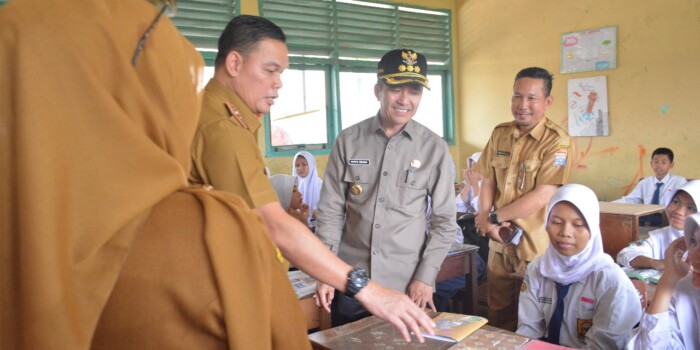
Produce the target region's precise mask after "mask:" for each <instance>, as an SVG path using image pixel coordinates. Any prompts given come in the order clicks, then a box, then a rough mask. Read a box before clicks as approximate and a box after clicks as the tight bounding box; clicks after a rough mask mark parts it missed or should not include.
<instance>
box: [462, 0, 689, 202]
mask: <svg viewBox="0 0 700 350" xmlns="http://www.w3.org/2000/svg"><path fill="white" fill-rule="evenodd" d="M456 7H457V10H456V11H457V13H456V15H455V16H456V20H457V26H458V28H457V30H458V32H459V36H458V38H459V39H458V41H456V42H455V46H456V47H457V51H458V54H457V57H458V59H459V61H458V62H457V63H456V65H458V66H459V68H460V75H459V77H458V78H457V79H456V82H457V84H458V85H459V91H460V93H459V95H457V99H459V100H460V102H461V109H460V110H461V113H460V114H459V116H458V118H459V119H460V123H458V128H457V135H456V136H457V139H458V145H459V149H460V153H461V154H465V155H468V154H471V153H472V152H474V151H477V150H480V149H482V148H483V147H484V145H485V144H486V142H487V141H488V138H489V136H490V134H491V131H492V129H493V127H494V126H495V125H496V124H498V123H501V122H505V121H509V120H511V119H512V115H511V112H510V95H511V88H512V84H513V77H514V76H515V74H516V73H517V72H518V71H519V70H520V69H521V68H524V67H528V66H541V67H544V68H547V69H548V70H550V72H552V73H554V89H553V91H552V95H553V96H554V105H553V106H552V108H551V109H550V110H549V112H548V113H547V116H548V117H549V118H550V119H552V120H554V121H556V122H558V123H561V122H562V121H564V120H565V119H566V116H567V101H566V93H567V88H566V85H567V80H568V79H572V78H581V77H592V76H598V75H605V76H607V81H608V85H607V88H608V110H609V125H610V136H608V137H577V138H575V143H576V145H577V147H578V150H577V154H576V156H575V158H574V159H573V161H574V166H575V168H574V169H575V170H574V171H573V172H572V175H571V179H570V180H571V182H577V183H583V184H585V185H587V186H589V187H591V188H593V190H595V191H596V193H597V194H598V196H599V199H601V200H614V199H616V198H618V197H620V196H621V195H622V194H623V192H625V191H626V190H628V189H630V188H631V186H633V185H634V184H636V183H637V181H638V179H639V178H640V176H651V175H652V174H653V173H652V171H651V168H650V166H649V160H650V158H651V152H653V150H654V149H655V148H657V147H662V146H665V147H669V148H671V149H673V151H674V153H675V155H676V165H675V168H674V169H672V172H674V173H677V174H680V175H683V176H685V177H688V178H693V179H700V170H699V167H698V164H700V152H698V150H699V149H700V148H699V147H698V146H699V144H700V141H698V140H699V138H698V136H697V133H698V131H700V128H699V126H700V122H698V120H697V119H698V112H697V110H698V108H697V104H696V101H697V100H696V99H697V98H698V97H696V94H697V93H698V92H699V91H700V64H699V62H700V1H697V0H677V1H653V0H642V1H640V0H637V1H632V0H616V1H609V0H585V1H560V0H537V1H513V0H457V4H456ZM613 25H614V26H617V41H618V43H617V51H618V54H617V68H616V69H613V70H605V71H597V72H584V73H575V74H559V69H560V59H561V58H560V44H559V42H560V38H561V34H563V33H567V32H572V31H580V30H586V29H592V28H599V27H606V26H613Z"/></svg>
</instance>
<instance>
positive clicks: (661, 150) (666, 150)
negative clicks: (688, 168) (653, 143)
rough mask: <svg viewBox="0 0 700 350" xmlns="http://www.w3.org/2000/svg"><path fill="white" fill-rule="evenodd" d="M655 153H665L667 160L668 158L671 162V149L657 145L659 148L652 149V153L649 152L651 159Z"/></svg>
mask: <svg viewBox="0 0 700 350" xmlns="http://www.w3.org/2000/svg"><path fill="white" fill-rule="evenodd" d="M657 154H665V155H667V156H668V160H670V161H671V163H673V151H671V149H670V148H666V147H659V148H657V149H655V150H654V153H652V154H651V159H654V156H655V155H657Z"/></svg>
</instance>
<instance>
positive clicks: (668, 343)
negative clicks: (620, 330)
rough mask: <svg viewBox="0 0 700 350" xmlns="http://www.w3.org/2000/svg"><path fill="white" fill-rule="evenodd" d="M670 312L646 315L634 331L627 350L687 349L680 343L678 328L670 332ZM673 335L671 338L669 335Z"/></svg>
mask: <svg viewBox="0 0 700 350" xmlns="http://www.w3.org/2000/svg"><path fill="white" fill-rule="evenodd" d="M669 326H670V319H669V312H661V313H658V314H647V313H644V316H643V317H642V322H640V323H639V327H637V328H635V329H634V330H633V331H632V336H631V337H630V339H629V340H628V341H627V346H625V349H627V350H666V349H669V350H670V349H685V346H683V343H682V342H680V340H679V339H680V338H679V334H678V333H679V332H678V328H676V329H675V330H674V331H673V332H671V330H670V327H669ZM669 333H671V337H669V336H668V334H669Z"/></svg>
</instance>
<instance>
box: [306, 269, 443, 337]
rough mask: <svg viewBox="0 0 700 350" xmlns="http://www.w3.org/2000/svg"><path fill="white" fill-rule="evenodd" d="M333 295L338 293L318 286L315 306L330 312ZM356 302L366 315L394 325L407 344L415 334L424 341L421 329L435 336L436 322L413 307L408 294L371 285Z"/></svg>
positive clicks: (327, 287)
mask: <svg viewBox="0 0 700 350" xmlns="http://www.w3.org/2000/svg"><path fill="white" fill-rule="evenodd" d="M428 288H430V290H431V292H430V298H431V299H430V304H431V305H432V303H433V301H432V288H431V287H430V286H428ZM334 292H335V289H334V288H333V287H331V286H328V285H326V284H323V283H319V284H318V288H317V289H316V306H319V307H323V308H324V309H326V311H328V312H330V311H331V302H332V301H333V293H334ZM355 299H357V300H358V301H359V302H360V303H361V304H362V306H364V307H365V309H367V311H369V312H371V313H372V314H373V315H375V316H377V317H379V318H382V319H384V320H387V321H389V322H390V323H391V324H392V325H394V327H396V328H397V329H398V330H399V332H401V335H402V336H403V339H404V340H406V341H407V342H410V341H411V336H410V333H413V334H415V335H416V337H417V338H418V341H419V342H421V343H422V342H424V341H425V339H424V338H423V336H422V335H421V333H422V331H421V327H422V328H423V329H424V330H425V331H427V332H428V333H429V334H431V335H434V334H435V332H434V331H433V328H434V327H435V323H434V322H433V320H432V319H431V318H430V316H428V314H426V313H425V311H423V309H421V308H419V307H418V305H416V304H414V303H413V302H412V301H411V299H409V297H408V296H407V295H406V294H402V293H399V292H397V291H395V290H392V289H388V288H384V287H382V286H380V285H379V284H377V283H375V282H372V281H370V282H369V284H368V285H367V287H365V288H363V289H362V290H361V291H360V292H359V293H357V294H356V295H355ZM433 310H435V306H433ZM409 332H410V333H409Z"/></svg>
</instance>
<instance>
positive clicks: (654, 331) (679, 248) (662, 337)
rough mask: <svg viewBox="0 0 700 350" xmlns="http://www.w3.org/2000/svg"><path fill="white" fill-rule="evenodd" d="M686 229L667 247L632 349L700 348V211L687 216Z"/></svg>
mask: <svg viewBox="0 0 700 350" xmlns="http://www.w3.org/2000/svg"><path fill="white" fill-rule="evenodd" d="M684 232H685V237H684V238H679V239H677V240H675V241H673V243H671V245H670V246H669V247H668V249H667V250H666V258H665V259H664V263H665V264H666V266H665V269H664V274H663V276H662V277H661V280H660V281H659V285H658V286H657V288H656V294H655V295H654V300H652V302H651V305H649V308H648V309H647V311H646V313H645V314H644V316H643V317H642V322H641V323H640V325H639V328H637V329H635V330H634V332H633V335H632V337H631V338H630V340H629V343H628V344H627V348H628V349H634V350H637V349H639V350H656V349H664V350H665V349H688V350H691V349H700V335H699V334H700V328H699V327H698V322H699V321H700V213H698V214H693V215H691V216H689V217H688V218H687V219H686V221H685V230H684ZM685 250H687V251H688V259H687V261H684V260H683V253H684V252H685ZM689 272H690V273H689Z"/></svg>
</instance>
